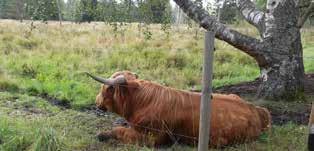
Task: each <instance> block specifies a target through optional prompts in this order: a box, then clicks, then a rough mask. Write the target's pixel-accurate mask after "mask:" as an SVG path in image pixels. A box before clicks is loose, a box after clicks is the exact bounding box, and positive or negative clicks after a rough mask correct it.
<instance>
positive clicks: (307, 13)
mask: <svg viewBox="0 0 314 151" xmlns="http://www.w3.org/2000/svg"><path fill="white" fill-rule="evenodd" d="M313 9H314V1H313V0H312V2H311V4H310V6H309V7H308V8H307V9H306V11H305V13H304V14H303V15H302V16H301V17H300V18H299V20H298V25H297V26H298V27H299V28H302V26H303V25H304V23H305V21H306V19H307V18H308V17H309V16H310V14H311V13H312V12H313Z"/></svg>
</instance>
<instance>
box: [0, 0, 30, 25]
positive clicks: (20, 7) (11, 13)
mask: <svg viewBox="0 0 314 151" xmlns="http://www.w3.org/2000/svg"><path fill="white" fill-rule="evenodd" d="M24 3H25V2H24V0H0V18H3V19H18V20H21V21H22V20H23V18H24V16H25V14H24V13H25V10H24Z"/></svg>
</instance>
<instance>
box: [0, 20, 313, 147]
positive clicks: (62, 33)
mask: <svg viewBox="0 0 314 151" xmlns="http://www.w3.org/2000/svg"><path fill="white" fill-rule="evenodd" d="M35 26H36V28H35V29H34V30H33V31H30V23H29V22H24V23H18V22H14V21H0V118H1V120H0V150H8V151H10V150H12V151H15V150H30V151H33V150H42V149H44V150H117V149H118V150H153V149H151V148H146V147H140V146H129V145H123V144H119V143H117V142H112V143H100V142H98V141H97V140H96V139H95V134H96V133H97V132H99V131H100V130H106V129H110V125H111V123H112V121H113V120H114V119H115V118H116V116H113V115H112V116H106V117H98V116H96V115H95V114H93V113H89V112H81V111H80V109H84V108H86V107H89V106H90V105H93V104H94V100H95V96H96V94H97V93H98V89H99V86H100V85H99V84H98V83H96V82H95V81H93V80H91V79H90V78H88V77H87V76H85V75H84V74H82V72H83V71H89V72H91V73H94V74H97V75H101V76H103V77H108V76H110V75H111V74H112V73H114V72H115V71H119V70H131V71H133V72H136V73H137V74H138V75H140V77H141V78H142V79H147V80H152V81H156V82H158V83H162V84H164V85H168V86H171V87H175V88H179V89H199V88H200V83H201V72H202V68H201V67H202V52H203V51H202V50H203V45H204V44H203V38H202V37H203V35H202V33H203V32H199V33H201V34H200V35H198V37H194V35H195V33H194V32H195V28H194V29H187V28H185V27H180V28H173V29H171V33H172V34H171V35H170V36H169V37H167V35H166V34H165V33H164V32H162V31H161V30H160V25H151V26H150V31H151V32H152V33H153V35H152V39H151V40H145V38H144V35H143V33H138V29H137V25H134V24H132V25H127V28H126V31H125V33H123V34H121V33H118V34H117V36H114V33H113V30H112V28H111V27H110V26H108V25H106V24H102V23H92V24H80V25H79V24H71V23H66V24H64V25H63V26H62V27H60V26H58V24H57V23H49V24H48V25H46V24H42V23H39V22H36V23H35ZM245 26H246V25H245ZM236 28H237V30H239V31H241V32H243V33H246V34H248V35H253V36H256V30H253V29H251V28H243V27H240V25H239V26H237V27H236ZM302 38H303V45H304V56H305V58H304V65H305V70H306V72H308V73H310V72H314V51H313V49H314V42H313V41H314V30H313V29H306V31H305V32H303V36H302ZM214 69H215V70H214V82H213V84H214V87H219V86H223V85H227V84H235V83H238V82H242V81H250V80H253V79H255V78H256V77H257V76H258V75H259V69H258V67H257V65H256V63H255V61H254V60H253V59H252V58H250V57H249V56H247V55H245V54H243V53H242V52H240V51H238V50H236V49H235V48H233V47H231V46H229V45H228V44H226V43H223V42H221V41H218V40H217V41H216V52H215V60H214ZM43 95H48V96H50V97H54V98H57V99H59V100H61V101H65V102H69V103H70V104H71V106H72V107H73V108H72V109H67V110H63V109H60V108H58V107H56V106H53V105H51V104H49V103H48V102H47V100H45V99H44V98H41V97H40V96H43ZM305 139H306V128H305V126H299V125H294V124H292V123H291V124H287V125H284V126H274V127H273V129H272V132H269V133H265V134H264V135H262V136H261V138H260V139H259V140H258V141H256V142H252V143H247V144H242V145H236V146H233V147H228V148H226V149H225V150H230V151H236V150H278V151H281V150H282V151H283V150H305V146H306V145H305V142H306V141H305ZM167 150H195V148H193V147H187V146H178V145H175V146H172V147H170V148H168V149H167Z"/></svg>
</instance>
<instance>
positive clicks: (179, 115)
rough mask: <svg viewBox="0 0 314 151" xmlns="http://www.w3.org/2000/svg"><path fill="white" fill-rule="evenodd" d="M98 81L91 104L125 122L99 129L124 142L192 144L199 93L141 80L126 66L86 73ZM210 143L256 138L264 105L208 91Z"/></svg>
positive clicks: (264, 119)
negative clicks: (106, 72) (105, 72)
mask: <svg viewBox="0 0 314 151" xmlns="http://www.w3.org/2000/svg"><path fill="white" fill-rule="evenodd" d="M89 76H91V77H92V78H93V79H95V80H96V81H98V82H101V83H103V85H102V88H101V90H100V93H99V94H98V96H97V97H96V106H97V107H98V108H99V109H101V110H104V111H110V112H114V113H117V114H119V115H120V116H122V117H124V118H125V119H126V120H127V121H128V124H129V126H128V127H123V126H118V127H115V128H113V130H111V131H106V132H102V133H100V134H99V135H98V136H99V137H100V138H104V137H105V138H108V137H110V138H115V139H118V140H120V141H122V142H123V143H132V144H145V145H153V146H160V145H167V144H170V143H174V142H176V141H177V142H181V143H186V144H196V143H197V139H198V133H199V132H198V129H199V116H200V100H201V94H200V93H194V92H188V91H182V90H177V89H174V88H169V87H165V86H162V85H159V84H157V83H154V82H150V81H146V80H140V79H138V76H137V75H136V74H134V73H132V72H129V71H122V72H117V73H115V74H113V75H112V76H111V78H109V79H103V78H100V77H96V76H93V75H91V74H89ZM212 97H213V99H212V108H211V122H210V123H211V125H210V147H219V146H225V145H230V144H236V143H242V142H245V141H249V140H254V139H256V138H257V137H258V136H259V135H260V134H261V133H262V132H263V131H266V130H267V129H269V128H270V124H271V123H270V122H271V118H270V114H269V112H268V110H267V109H265V108H262V107H258V106H254V105H253V104H251V103H248V102H246V101H244V100H242V99H241V98H240V97H239V96H237V95H234V94H230V95H223V94H213V95H212Z"/></svg>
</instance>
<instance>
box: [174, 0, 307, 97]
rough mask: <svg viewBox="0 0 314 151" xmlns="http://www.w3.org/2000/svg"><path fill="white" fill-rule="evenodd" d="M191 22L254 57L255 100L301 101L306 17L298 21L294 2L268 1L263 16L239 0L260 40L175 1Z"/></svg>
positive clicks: (249, 3) (187, 0)
mask: <svg viewBox="0 0 314 151" xmlns="http://www.w3.org/2000/svg"><path fill="white" fill-rule="evenodd" d="M174 1H175V2H176V3H177V4H178V5H179V6H180V8H181V9H182V10H183V11H184V12H185V13H186V14H187V15H188V16H189V17H190V18H192V19H193V20H194V21H196V22H198V23H199V24H200V25H201V26H202V27H203V28H205V29H207V30H212V29H215V30H216V38H218V39H220V40H223V41H225V42H227V43H229V44H230V45H232V46H234V47H236V48H238V49H239V50H241V51H243V52H245V53H246V54H248V55H250V56H251V57H253V58H254V59H255V60H256V61H257V63H258V65H259V67H260V70H261V79H262V83H261V85H260V86H259V89H258V92H257V94H256V95H257V97H259V98H266V99H271V100H287V101H288V100H296V99H300V98H303V92H304V65H303V50H302V44H301V35H300V28H301V27H302V24H300V23H299V24H298V22H301V21H302V22H303V21H304V20H300V18H302V19H304V18H305V19H306V16H305V17H304V16H302V17H300V16H301V15H300V8H299V6H298V5H299V4H298V2H297V1H295V0H267V5H266V9H267V10H266V12H263V11H260V10H258V9H257V8H256V7H255V5H254V3H253V2H252V1H250V0H238V1H237V7H238V8H239V11H240V12H241V14H242V15H243V17H244V19H246V20H247V21H248V22H249V23H250V24H252V25H253V26H255V27H256V28H257V29H258V31H259V33H260V39H256V38H254V37H250V36H247V35H244V34H242V33H239V32H237V31H235V30H233V29H230V28H228V27H227V26H225V25H223V24H221V23H220V22H219V21H217V20H216V19H215V17H214V16H211V15H209V14H208V13H207V12H206V11H205V10H204V9H202V8H200V7H198V6H197V5H196V4H194V3H193V2H191V1H190V0H174Z"/></svg>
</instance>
